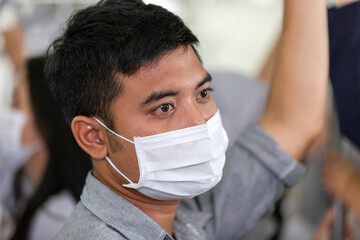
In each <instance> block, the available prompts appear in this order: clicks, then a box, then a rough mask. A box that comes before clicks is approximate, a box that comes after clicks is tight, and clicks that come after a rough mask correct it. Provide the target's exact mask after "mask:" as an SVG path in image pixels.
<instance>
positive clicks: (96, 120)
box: [93, 117, 135, 184]
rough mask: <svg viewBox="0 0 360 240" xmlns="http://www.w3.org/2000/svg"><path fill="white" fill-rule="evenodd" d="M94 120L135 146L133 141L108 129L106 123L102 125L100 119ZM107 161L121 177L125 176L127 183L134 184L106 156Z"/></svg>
mask: <svg viewBox="0 0 360 240" xmlns="http://www.w3.org/2000/svg"><path fill="white" fill-rule="evenodd" d="M93 119H95V120H96V121H97V122H98V123H100V125H101V126H103V127H104V128H105V129H106V130H108V131H109V132H111V133H112V134H114V135H115V136H117V137H119V138H121V139H123V140H125V141H127V142H129V143H132V144H135V143H134V142H133V141H131V140H129V139H127V138H125V137H123V136H121V135H119V134H117V133H116V132H114V131H113V130H111V129H110V128H108V127H107V126H106V125H105V124H104V123H102V122H101V121H100V120H99V119H97V118H96V117H93ZM105 159H106V161H107V162H108V163H109V164H110V165H111V166H112V167H113V168H114V169H115V170H116V171H117V172H118V173H119V174H120V175H121V176H123V178H125V179H126V181H128V182H129V183H130V184H133V182H132V181H131V180H130V179H129V178H128V177H126V176H125V174H123V173H122V172H121V171H120V170H119V169H118V168H117V167H116V166H115V165H114V163H113V162H112V161H111V160H110V158H109V157H108V156H105Z"/></svg>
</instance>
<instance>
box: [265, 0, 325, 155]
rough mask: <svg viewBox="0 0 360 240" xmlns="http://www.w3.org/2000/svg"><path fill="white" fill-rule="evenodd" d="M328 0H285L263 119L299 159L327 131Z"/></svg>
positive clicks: (278, 139) (266, 127)
mask: <svg viewBox="0 0 360 240" xmlns="http://www.w3.org/2000/svg"><path fill="white" fill-rule="evenodd" d="M326 13H327V11H326V1H325V0H285V13H284V25H283V33H282V37H281V42H280V47H279V54H278V62H277V65H276V68H275V73H274V77H273V79H272V84H271V89H270V94H269V99H268V103H267V107H266V111H265V114H264V116H263V118H262V119H261V120H260V122H259V124H260V126H262V127H263V128H264V129H265V130H266V131H267V132H268V133H270V134H271V135H272V137H273V138H275V139H276V140H277V141H278V143H279V144H280V146H281V147H282V148H283V149H284V150H285V151H286V152H287V153H288V154H289V155H290V156H292V157H293V158H295V159H301V157H302V155H303V153H304V151H305V150H306V148H307V147H308V145H309V144H310V143H311V141H312V140H313V139H314V137H316V136H317V134H318V133H319V132H320V131H321V129H322V126H323V122H324V120H323V119H324V114H325V113H324V112H325V101H326V93H327V84H328V65H329V64H328V61H329V56H328V51H329V50H328V32H327V16H326Z"/></svg>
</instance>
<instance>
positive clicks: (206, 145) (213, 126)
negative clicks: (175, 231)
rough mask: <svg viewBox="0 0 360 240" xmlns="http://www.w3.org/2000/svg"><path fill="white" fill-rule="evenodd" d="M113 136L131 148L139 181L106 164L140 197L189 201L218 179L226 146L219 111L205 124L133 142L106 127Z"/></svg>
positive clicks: (140, 138)
mask: <svg viewBox="0 0 360 240" xmlns="http://www.w3.org/2000/svg"><path fill="white" fill-rule="evenodd" d="M94 119H95V120H96V121H97V122H99V123H100V124H101V125H102V126H104V127H105V128H106V129H107V130H109V131H110V132H111V133H113V134H114V135H116V136H118V137H120V138H122V139H124V140H126V141H128V142H131V143H133V144H135V150H136V155H137V159H138V164H139V169H140V178H139V182H138V183H133V182H132V181H131V180H130V179H129V178H127V177H126V176H125V175H124V174H123V173H122V172H120V171H119V170H118V169H117V168H116V167H115V165H114V164H113V163H112V162H111V160H110V159H109V157H107V156H106V160H107V161H108V162H109V164H110V165H111V166H112V167H113V168H114V169H115V170H116V171H117V172H118V173H119V174H121V175H122V176H123V177H124V178H125V179H126V180H127V181H128V182H129V184H124V185H123V186H124V187H128V188H134V189H136V190H138V191H139V192H141V193H142V194H144V195H146V196H148V197H150V198H154V199H159V200H175V199H182V198H192V197H195V196H197V195H199V194H201V193H204V192H206V191H208V190H209V189H211V188H213V187H214V186H215V185H216V184H217V183H218V182H219V181H220V180H221V177H222V171H223V167H224V164H225V152H226V149H227V146H228V143H229V140H228V136H227V134H226V131H225V129H224V128H223V126H222V123H221V117H220V113H219V111H217V112H216V114H215V115H214V116H213V117H212V118H211V119H209V120H208V121H207V123H206V124H202V125H198V126H193V127H188V128H184V129H180V130H175V131H171V132H166V133H161V134H156V135H152V136H147V137H134V141H131V140H128V139H126V138H124V137H123V136H121V135H119V134H117V133H116V132H114V131H112V130H111V129H109V128H108V127H106V126H105V125H104V124H103V123H102V122H100V121H99V120H98V119H96V118H94Z"/></svg>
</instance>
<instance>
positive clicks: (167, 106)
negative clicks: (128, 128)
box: [152, 103, 175, 117]
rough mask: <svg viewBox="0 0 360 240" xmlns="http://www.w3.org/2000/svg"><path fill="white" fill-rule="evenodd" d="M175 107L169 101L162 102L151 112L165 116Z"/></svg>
mask: <svg viewBox="0 0 360 240" xmlns="http://www.w3.org/2000/svg"><path fill="white" fill-rule="evenodd" d="M174 110H175V107H174V106H173V105H172V104H171V103H164V104H161V105H160V106H158V107H157V108H155V109H154V110H152V113H153V114H154V115H157V116H161V117H165V116H168V115H169V114H171V112H173V111H174Z"/></svg>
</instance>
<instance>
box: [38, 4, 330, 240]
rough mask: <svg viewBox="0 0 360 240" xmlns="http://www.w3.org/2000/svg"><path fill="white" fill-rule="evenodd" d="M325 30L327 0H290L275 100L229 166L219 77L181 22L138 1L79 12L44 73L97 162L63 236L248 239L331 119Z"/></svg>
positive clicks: (298, 172) (238, 142) (297, 173)
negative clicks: (215, 94) (215, 81)
mask: <svg viewBox="0 0 360 240" xmlns="http://www.w3.org/2000/svg"><path fill="white" fill-rule="evenodd" d="M309 6H311V8H309ZM326 35H327V31H326V7H325V0H317V1H313V0H301V1H294V0H286V4H285V25H284V31H283V39H282V46H281V47H280V53H279V60H278V67H277V70H276V71H275V75H274V80H273V83H272V87H271V90H270V96H269V100H268V106H267V109H266V111H265V114H264V116H263V118H262V119H261V120H260V122H259V124H258V125H251V126H249V127H248V128H247V129H246V130H245V131H244V132H243V134H242V135H241V136H240V137H238V139H237V140H236V142H235V144H234V145H233V148H232V149H230V150H229V151H228V154H227V155H226V164H225V166H224V161H225V155H224V154H225V151H226V148H227V144H228V139H227V135H226V133H225V131H224V129H223V127H222V124H221V117H220V113H219V112H218V111H217V107H216V104H215V102H214V101H213V99H212V97H211V95H210V92H211V90H212V89H211V76H210V75H209V74H208V73H207V72H206V70H205V69H204V68H203V66H202V64H201V62H200V59H199V56H198V54H197V52H196V50H195V49H196V48H195V47H196V45H197V44H198V41H197V39H196V37H195V36H194V35H193V34H192V33H191V31H190V30H189V29H188V28H187V27H186V26H185V25H184V24H183V22H182V21H181V20H180V19H179V18H178V17H176V16H175V15H173V14H172V13H170V12H168V11H167V10H165V9H163V8H161V7H158V6H155V5H145V4H144V3H142V2H141V1H138V0H123V1H119V0H107V1H101V2H99V3H98V4H96V5H95V6H92V7H89V8H87V9H84V10H82V11H79V12H77V13H76V14H75V15H73V17H72V18H71V19H70V21H69V24H68V27H67V29H66V31H65V32H64V34H63V36H61V37H60V38H58V39H57V40H56V41H55V42H54V43H53V49H52V51H51V52H50V55H49V59H48V63H47V66H46V70H45V71H46V74H47V78H48V79H49V81H50V84H51V86H52V89H53V91H54V94H55V96H56V97H57V98H58V99H59V102H60V104H61V105H62V107H63V109H64V113H65V116H66V118H67V119H68V121H69V123H70V122H71V128H72V131H73V134H74V136H75V139H76V141H77V142H78V144H79V145H80V147H81V148H82V149H84V151H86V152H87V153H88V154H89V155H90V156H91V157H92V160H93V171H92V172H91V173H89V175H88V178H87V182H86V185H85V188H84V190H83V194H82V196H81V202H80V203H79V204H78V205H77V207H76V209H75V211H74V212H73V214H72V216H71V217H70V219H69V220H68V222H67V224H65V226H64V228H63V229H62V231H61V232H60V233H59V234H58V236H57V239H173V238H176V239H237V238H240V237H241V236H242V235H243V234H244V233H245V232H246V231H247V230H249V228H251V226H253V224H254V223H255V222H256V221H257V220H258V219H259V218H261V217H262V216H263V215H264V214H266V213H268V212H269V211H271V209H272V207H273V204H274V202H275V201H276V199H278V198H279V197H280V196H281V194H282V192H283V190H284V187H286V186H291V185H293V184H295V183H296V182H297V181H298V179H299V178H300V176H301V175H302V173H303V168H302V167H301V166H300V165H299V164H298V163H297V162H296V161H294V160H293V159H292V158H295V159H300V158H301V156H302V155H303V153H304V151H305V149H306V148H307V146H308V145H309V144H310V142H311V141H312V139H313V138H314V137H315V136H316V135H317V133H318V132H319V130H320V129H321V128H322V123H323V115H324V105H325V95H326V89H327V70H328V63H327V58H328V53H327V51H328V44H327V37H326ZM233 108H234V111H237V109H236V103H233ZM223 167H224V170H223ZM220 180H221V181H220ZM217 183H218V184H217ZM215 185H216V187H214V186H215ZM181 199H185V200H181Z"/></svg>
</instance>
